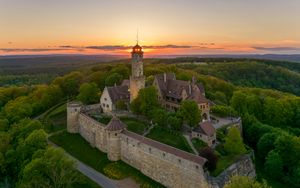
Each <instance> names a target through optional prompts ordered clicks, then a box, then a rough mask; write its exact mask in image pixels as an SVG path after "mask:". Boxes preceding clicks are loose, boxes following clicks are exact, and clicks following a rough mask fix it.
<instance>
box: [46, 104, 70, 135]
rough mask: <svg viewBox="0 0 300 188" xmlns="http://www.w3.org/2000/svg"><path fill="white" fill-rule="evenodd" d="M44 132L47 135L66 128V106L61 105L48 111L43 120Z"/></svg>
mask: <svg viewBox="0 0 300 188" xmlns="http://www.w3.org/2000/svg"><path fill="white" fill-rule="evenodd" d="M42 122H43V123H44V126H45V130H46V131H47V132H48V133H51V132H57V131H59V130H62V129H65V128H66V127H67V106H66V104H63V105H61V106H59V107H57V108H55V109H53V110H52V111H50V112H49V113H48V114H47V115H46V116H45V117H44V118H43V119H42Z"/></svg>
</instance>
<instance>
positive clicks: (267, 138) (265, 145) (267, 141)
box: [257, 132, 280, 159]
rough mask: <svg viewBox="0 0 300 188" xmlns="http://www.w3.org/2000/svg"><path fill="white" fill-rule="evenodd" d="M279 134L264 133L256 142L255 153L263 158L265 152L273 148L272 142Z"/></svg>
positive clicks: (265, 154)
mask: <svg viewBox="0 0 300 188" xmlns="http://www.w3.org/2000/svg"><path fill="white" fill-rule="evenodd" d="M279 136H280V134H279V133H277V132H272V133H266V134H264V135H263V136H262V137H261V138H260V139H259V141H258V143H257V153H258V156H259V157H260V158H261V159H265V157H266V156H267V154H268V153H269V152H270V151H271V150H273V149H274V148H275V146H274V143H275V141H276V139H277V138H278V137H279Z"/></svg>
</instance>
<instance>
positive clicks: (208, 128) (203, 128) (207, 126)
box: [194, 121, 216, 136]
mask: <svg viewBox="0 0 300 188" xmlns="http://www.w3.org/2000/svg"><path fill="white" fill-rule="evenodd" d="M194 131H195V132H200V133H203V134H205V135H207V136H212V135H214V134H215V132H216V129H215V128H214V126H213V125H212V123H211V122H210V121H205V122H201V123H199V126H198V127H196V128H195V129H194Z"/></svg>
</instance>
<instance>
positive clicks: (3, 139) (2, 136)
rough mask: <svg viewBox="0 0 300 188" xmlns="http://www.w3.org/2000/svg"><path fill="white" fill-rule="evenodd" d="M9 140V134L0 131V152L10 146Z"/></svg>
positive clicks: (3, 151)
mask: <svg viewBox="0 0 300 188" xmlns="http://www.w3.org/2000/svg"><path fill="white" fill-rule="evenodd" d="M10 141H11V137H10V134H9V133H8V132H1V131H0V153H5V152H6V151H7V150H8V149H9V148H10Z"/></svg>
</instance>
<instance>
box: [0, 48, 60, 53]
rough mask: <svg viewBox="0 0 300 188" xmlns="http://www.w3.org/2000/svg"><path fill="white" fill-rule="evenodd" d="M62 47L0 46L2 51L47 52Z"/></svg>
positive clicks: (58, 49)
mask: <svg viewBox="0 0 300 188" xmlns="http://www.w3.org/2000/svg"><path fill="white" fill-rule="evenodd" d="M61 50H64V49H62V48H0V51H3V52H7V53H9V52H47V51H61Z"/></svg>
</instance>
